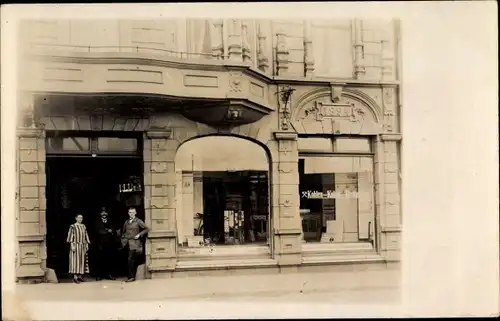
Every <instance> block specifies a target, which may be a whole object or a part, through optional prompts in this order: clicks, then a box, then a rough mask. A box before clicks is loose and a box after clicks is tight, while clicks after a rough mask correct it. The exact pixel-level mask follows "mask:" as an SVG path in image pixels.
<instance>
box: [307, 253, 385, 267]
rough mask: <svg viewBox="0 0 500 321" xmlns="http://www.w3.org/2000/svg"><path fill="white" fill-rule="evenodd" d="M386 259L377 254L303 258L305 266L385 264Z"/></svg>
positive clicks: (340, 254) (342, 254)
mask: <svg viewBox="0 0 500 321" xmlns="http://www.w3.org/2000/svg"><path fill="white" fill-rule="evenodd" d="M384 261H385V260H384V258H383V257H382V256H380V255H379V254H377V253H352V254H344V253H339V254H335V255H331V254H330V255H323V256H322V255H312V256H302V263H303V264H328V263H331V264H334V263H337V264H349V263H377V262H384Z"/></svg>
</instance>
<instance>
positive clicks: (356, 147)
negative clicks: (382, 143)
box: [335, 138, 371, 153]
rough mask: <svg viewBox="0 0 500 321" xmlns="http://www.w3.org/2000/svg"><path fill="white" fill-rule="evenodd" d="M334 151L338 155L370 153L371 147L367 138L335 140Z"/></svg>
mask: <svg viewBox="0 0 500 321" xmlns="http://www.w3.org/2000/svg"><path fill="white" fill-rule="evenodd" d="M335 151H336V152H339V153H349V152H358V153H370V152H371V145H370V139H368V138H337V139H335Z"/></svg>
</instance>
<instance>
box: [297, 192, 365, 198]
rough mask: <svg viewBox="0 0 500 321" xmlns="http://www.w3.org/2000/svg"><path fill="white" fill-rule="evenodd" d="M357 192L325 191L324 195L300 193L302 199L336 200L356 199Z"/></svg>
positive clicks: (320, 193)
mask: <svg viewBox="0 0 500 321" xmlns="http://www.w3.org/2000/svg"><path fill="white" fill-rule="evenodd" d="M358 196H359V195H358V192H354V191H343V192H336V191H326V192H325V193H323V192H320V191H302V195H301V197H302V198H307V199H336V198H358Z"/></svg>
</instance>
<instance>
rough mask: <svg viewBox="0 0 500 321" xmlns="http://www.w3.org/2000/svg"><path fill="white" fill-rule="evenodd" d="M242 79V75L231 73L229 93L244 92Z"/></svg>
mask: <svg viewBox="0 0 500 321" xmlns="http://www.w3.org/2000/svg"><path fill="white" fill-rule="evenodd" d="M242 81H243V80H242V77H241V74H240V73H235V72H231V73H229V91H230V92H241V91H242Z"/></svg>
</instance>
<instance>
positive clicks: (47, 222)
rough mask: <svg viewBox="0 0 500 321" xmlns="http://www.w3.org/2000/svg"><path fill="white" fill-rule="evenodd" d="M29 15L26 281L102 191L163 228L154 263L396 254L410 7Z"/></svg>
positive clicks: (114, 211) (112, 207) (340, 259)
mask: <svg viewBox="0 0 500 321" xmlns="http://www.w3.org/2000/svg"><path fill="white" fill-rule="evenodd" d="M20 27H21V28H20V39H21V41H20V43H21V46H20V54H21V55H22V57H23V59H22V64H21V65H20V66H19V68H20V71H21V72H20V78H19V88H20V92H19V97H20V99H19V104H20V106H19V110H20V112H19V113H18V114H19V115H20V117H19V122H18V132H17V137H18V139H17V142H18V146H17V152H18V155H17V160H18V162H17V174H18V175H17V177H18V185H17V208H18V211H17V213H16V215H17V231H16V233H17V234H16V235H17V240H18V251H17V258H16V262H17V263H16V264H17V277H18V278H19V279H28V278H43V277H44V276H45V275H46V273H47V270H48V269H52V270H55V271H56V274H57V275H58V277H61V275H62V274H63V273H64V271H65V268H66V267H65V265H64V264H65V263H64V262H65V260H67V252H66V250H67V249H66V248H65V246H66V245H65V241H64V240H65V237H66V235H65V233H67V227H68V225H69V224H71V223H72V220H73V217H74V215H75V214H76V213H83V215H84V222H85V223H86V224H87V227H91V226H92V224H93V223H92V222H93V219H94V218H95V217H96V215H98V213H99V211H100V209H101V207H103V206H105V207H106V208H107V209H108V211H110V212H111V216H114V218H115V219H116V221H117V222H122V221H123V220H124V218H123V217H122V216H123V215H126V210H125V209H126V208H127V207H129V206H134V207H136V208H137V209H138V212H139V216H140V217H142V218H143V219H144V220H145V222H146V224H147V225H148V226H150V228H151V230H150V232H149V233H148V235H147V238H146V240H145V255H144V266H145V272H144V273H145V277H151V278H155V277H169V276H172V275H175V273H182V272H189V271H193V270H209V269H231V268H257V267H260V268H276V269H280V270H283V269H297V268H300V267H301V266H311V265H324V264H337V263H353V264H357V263H366V262H374V263H386V262H397V261H399V259H400V246H401V197H400V190H401V175H400V168H401V160H400V148H401V126H400V103H399V101H400V76H399V75H400V72H399V70H400V67H399V66H400V60H401V57H400V49H399V47H400V45H399V42H400V36H399V34H400V33H399V24H398V22H397V21H364V20H358V19H352V20H333V21H326V20H325V21H316V20H314V21H312V20H306V21H300V20H273V21H270V20H238V19H231V20H201V19H200V20H190V19H165V20H154V21H153V20H127V21H125V20H123V21H121V20H120V21H119V20H113V21H111V20H108V21H104V20H103V21H94V20H92V21H88V20H72V21H64V20H60V21H56V20H43V21H24V22H23V23H22V24H21V26H20ZM123 213H125V214H123ZM91 238H92V237H91Z"/></svg>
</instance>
